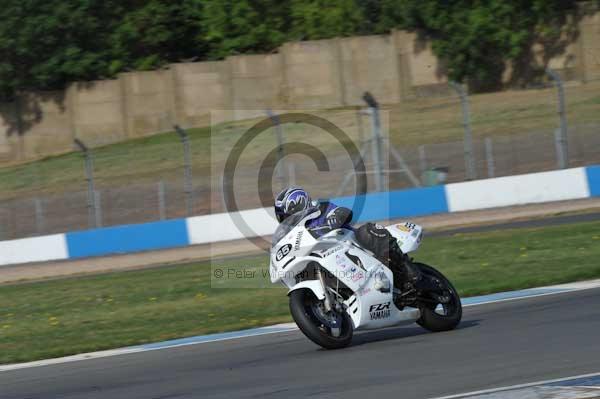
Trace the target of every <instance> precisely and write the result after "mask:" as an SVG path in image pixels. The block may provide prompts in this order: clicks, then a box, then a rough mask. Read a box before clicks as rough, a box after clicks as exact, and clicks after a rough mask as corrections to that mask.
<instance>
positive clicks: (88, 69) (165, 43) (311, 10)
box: [0, 0, 577, 98]
mask: <svg viewBox="0 0 600 399" xmlns="http://www.w3.org/2000/svg"><path fill="white" fill-rule="evenodd" d="M575 11H576V1H575V0H514V1H505V0H290V1H280V0H180V1H176V2H175V1H170V0H70V1H64V0H43V1H42V0H4V1H3V7H2V8H0V21H2V23H0V95H2V96H3V97H5V98H7V97H8V98H10V97H11V96H13V95H14V94H15V93H16V92H18V91H20V90H29V89H42V90H43V89H57V88H62V87H64V85H65V84H66V83H67V82H69V81H74V80H93V79H101V78H108V77H113V76H115V74H117V73H118V72H121V71H127V70H137V69H142V70H143V69H151V68H157V67H160V66H162V65H165V64H167V63H170V62H178V61H181V60H191V59H193V60H205V59H221V58H223V57H226V56H228V55H231V54H244V53H260V52H269V51H273V50H275V49H276V48H277V47H278V46H279V45H281V44H282V43H284V42H285V41H293V40H307V39H322V38H331V37H336V36H348V35H355V34H375V33H384V32H388V31H389V30H391V29H408V30H412V31H416V32H418V33H419V35H420V36H421V37H423V38H425V39H428V40H431V42H432V46H433V50H434V52H435V53H436V55H438V56H439V57H440V58H441V60H442V61H443V62H444V64H445V65H446V68H447V72H448V74H449V76H450V77H451V78H452V79H455V80H458V81H465V80H467V81H468V82H469V83H470V84H471V85H472V86H474V87H475V88H477V89H480V90H486V89H490V88H494V86H495V85H497V83H498V81H499V80H498V77H499V76H500V75H501V74H502V71H503V70H504V68H505V63H506V61H512V62H513V63H514V65H515V66H516V68H519V67H523V68H525V67H526V66H527V65H528V63H530V62H529V61H531V59H532V54H531V51H530V49H531V44H532V43H534V42H536V41H537V42H540V43H544V44H545V48H546V49H549V50H550V51H549V52H550V53H551V52H552V51H553V50H554V51H557V52H558V51H560V50H561V45H562V44H564V43H563V42H561V40H559V39H561V38H562V37H563V36H564V32H562V33H561V30H560V26H564V25H565V23H566V22H568V18H570V16H573V15H575V14H576V13H575ZM570 33H571V34H572V35H576V34H577V32H576V31H571V32H570ZM557 43H558V45H556V44H557ZM553 46H554V47H553Z"/></svg>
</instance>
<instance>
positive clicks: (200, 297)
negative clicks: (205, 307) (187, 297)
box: [194, 292, 206, 299]
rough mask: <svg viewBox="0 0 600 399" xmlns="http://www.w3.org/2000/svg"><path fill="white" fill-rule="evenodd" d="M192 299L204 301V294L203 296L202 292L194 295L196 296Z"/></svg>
mask: <svg viewBox="0 0 600 399" xmlns="http://www.w3.org/2000/svg"><path fill="white" fill-rule="evenodd" d="M194 298H196V299H204V298H206V294H203V293H202V292H199V293H197V294H196V296H194Z"/></svg>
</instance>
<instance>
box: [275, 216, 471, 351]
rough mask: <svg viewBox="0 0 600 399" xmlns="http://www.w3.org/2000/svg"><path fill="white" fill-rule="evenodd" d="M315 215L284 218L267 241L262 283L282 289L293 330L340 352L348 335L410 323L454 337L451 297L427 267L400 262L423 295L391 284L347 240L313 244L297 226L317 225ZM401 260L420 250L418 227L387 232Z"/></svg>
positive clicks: (326, 238) (334, 235) (458, 311)
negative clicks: (414, 274)
mask: <svg viewBox="0 0 600 399" xmlns="http://www.w3.org/2000/svg"><path fill="white" fill-rule="evenodd" d="M319 215H320V211H319V209H318V208H311V209H307V210H305V211H303V212H300V213H297V214H294V215H292V216H290V217H288V218H287V219H286V220H285V221H284V222H283V223H281V224H280V225H279V227H278V228H277V230H276V231H275V234H274V235H273V240H272V247H271V262H270V275H271V282H272V283H282V284H284V285H285V286H286V287H288V288H289V292H288V296H289V298H290V299H289V300H290V311H291V314H292V317H293V318H294V321H295V322H296V324H297V325H298V327H299V328H300V330H301V331H302V332H303V333H304V335H306V336H307V337H308V338H309V339H310V340H312V341H313V342H314V343H316V344H318V345H320V346H322V347H324V348H327V349H337V348H343V347H345V346H347V345H349V344H350V342H351V341H352V334H353V332H354V330H367V329H375V328H383V327H390V326H393V325H398V324H404V323H407V322H408V323H412V322H416V323H418V324H419V325H421V326H422V327H424V328H426V329H427V330H430V331H447V330H452V329H454V328H455V327H456V326H457V325H458V323H459V322H460V320H461V317H462V306H461V302H460V298H459V296H458V293H457V292H456V290H455V289H454V287H453V286H452V284H451V283H450V281H448V279H447V278H446V277H444V276H443V275H442V274H441V273H440V272H439V271H437V270H436V269H434V268H433V267H431V266H428V265H425V264H422V263H416V262H412V259H410V258H409V257H408V256H407V257H406V262H410V266H411V267H413V268H418V270H419V272H420V274H421V276H422V277H421V278H424V279H428V285H427V286H428V289H423V288H421V289H417V288H415V287H414V285H412V284H411V283H406V282H404V283H403V282H401V281H398V277H397V278H396V281H398V284H400V285H401V287H394V275H393V272H392V270H390V269H389V268H388V267H386V266H385V265H384V264H383V263H381V262H380V261H379V260H377V259H376V258H375V257H374V256H373V254H372V253H371V252H370V251H368V250H366V249H363V248H361V246H360V245H359V244H358V242H357V241H356V238H355V235H354V232H353V231H352V230H349V229H337V230H334V231H331V232H329V233H327V234H325V235H323V236H322V237H320V238H318V239H317V238H315V236H313V235H312V234H311V231H310V230H308V229H307V228H306V227H305V225H306V223H307V222H308V221H309V220H311V219H314V218H316V217H318V216H319ZM386 229H387V230H388V231H389V232H390V233H391V235H392V236H393V237H394V238H396V239H397V241H398V245H399V246H400V249H401V250H402V252H403V253H405V254H407V253H410V252H413V251H415V250H416V249H417V248H418V247H419V245H420V244H421V239H422V235H423V231H422V228H421V226H418V225H416V224H413V223H403V224H395V225H391V226H387V227H386Z"/></svg>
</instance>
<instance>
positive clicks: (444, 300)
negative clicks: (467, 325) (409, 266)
mask: <svg viewBox="0 0 600 399" xmlns="http://www.w3.org/2000/svg"><path fill="white" fill-rule="evenodd" d="M413 265H414V266H416V267H418V268H419V270H420V271H421V273H423V274H424V275H425V276H424V277H425V278H430V279H432V281H433V282H435V283H436V284H437V285H438V286H439V287H440V291H439V292H436V293H433V294H428V293H423V294H422V297H421V298H420V299H418V303H419V308H420V310H421V317H420V318H419V319H418V320H417V323H418V324H419V325H420V326H421V327H423V328H425V329H427V330H429V331H435V332H438V331H448V330H453V329H454V328H456V326H457V325H458V323H460V320H461V319H462V305H461V303H460V297H459V296H458V293H457V292H456V289H455V288H454V286H453V285H452V283H451V282H450V280H448V279H447V278H446V277H445V276H444V275H443V274H442V273H440V272H439V271H437V270H436V269H435V268H433V267H431V266H428V265H426V264H424V263H414V264H413Z"/></svg>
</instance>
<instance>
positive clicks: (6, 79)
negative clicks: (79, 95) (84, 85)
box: [0, 0, 207, 99]
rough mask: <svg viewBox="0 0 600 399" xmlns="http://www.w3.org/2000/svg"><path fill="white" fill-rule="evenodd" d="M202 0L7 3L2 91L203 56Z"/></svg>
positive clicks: (0, 39) (0, 58) (1, 16)
mask: <svg viewBox="0 0 600 399" xmlns="http://www.w3.org/2000/svg"><path fill="white" fill-rule="evenodd" d="M201 10H202V6H201V1H199V0H183V1H179V2H170V1H164V0H149V1H143V0H71V1H62V0H27V1H23V0H5V1H4V4H3V7H2V8H0V21H2V23H0V96H2V97H3V98H4V99H10V98H12V97H13V96H14V94H15V93H16V92H18V91H21V90H29V89H37V90H40V89H41V90H51V89H59V88H62V87H64V85H65V84H66V83H67V82H70V81H75V80H93V79H102V78H109V77H112V76H114V75H115V74H116V73H118V72H121V71H125V70H133V69H149V68H156V67H158V66H161V65H163V64H165V63H167V62H172V61H178V60H181V59H183V58H191V57H197V58H202V57H203V56H204V55H205V54H206V51H207V50H206V46H205V44H204V41H203V38H202V37H201V34H200V32H201V28H202V26H201V22H200V20H201V18H200V14H201Z"/></svg>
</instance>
